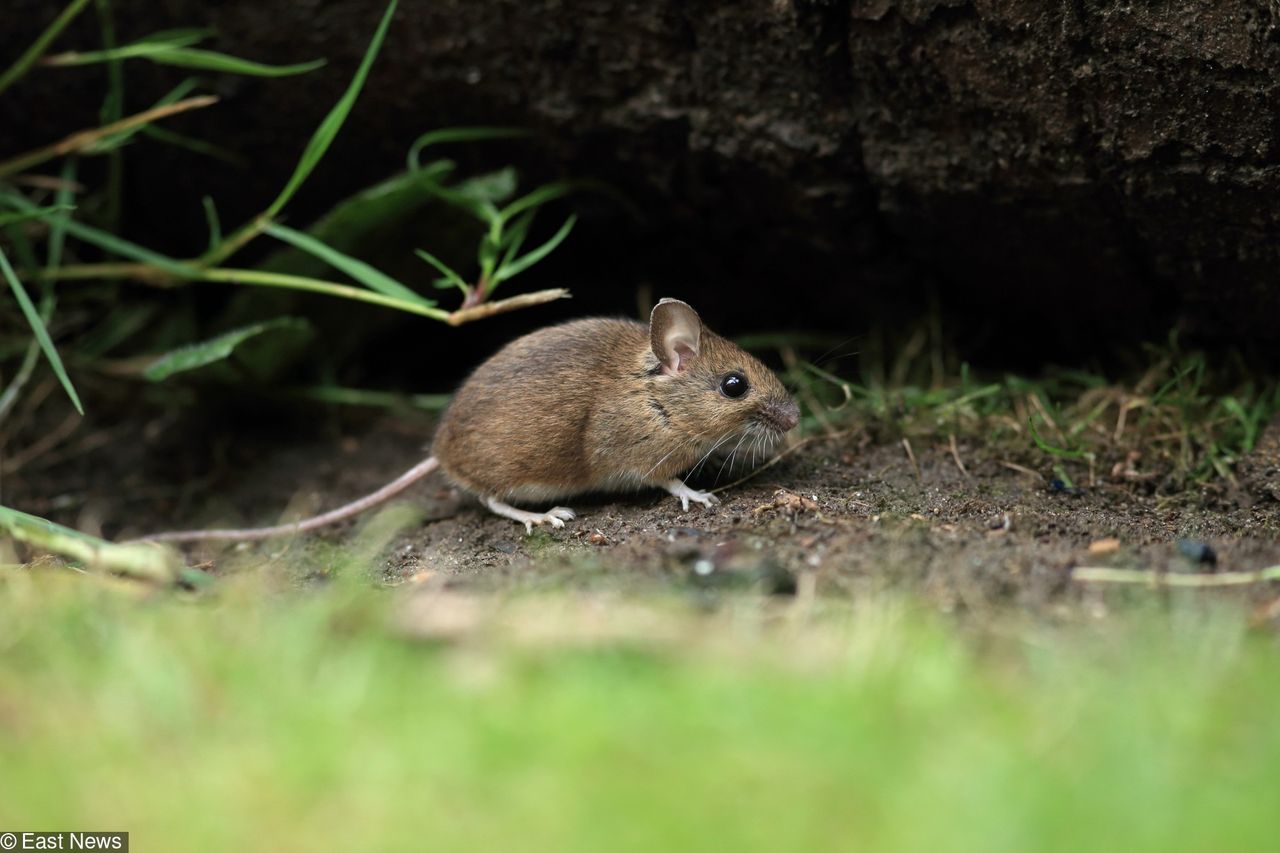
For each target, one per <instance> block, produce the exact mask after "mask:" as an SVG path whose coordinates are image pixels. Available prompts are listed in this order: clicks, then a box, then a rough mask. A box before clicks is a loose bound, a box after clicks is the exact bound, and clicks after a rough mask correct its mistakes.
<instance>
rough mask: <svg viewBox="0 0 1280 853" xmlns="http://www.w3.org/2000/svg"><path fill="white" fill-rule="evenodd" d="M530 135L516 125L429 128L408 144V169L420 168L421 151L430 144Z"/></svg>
mask: <svg viewBox="0 0 1280 853" xmlns="http://www.w3.org/2000/svg"><path fill="white" fill-rule="evenodd" d="M528 136H532V134H531V133H530V132H529V131H527V130H521V129H520V128H516V127H446V128H443V129H441V130H430V131H427V132H426V133H424V134H422V135H421V136H419V137H418V138H417V139H415V140H414V141H413V145H411V146H409V157H408V162H409V171H410V172H417V171H419V170H421V169H422V152H423V150H424V149H426V148H428V147H430V146H432V145H442V144H444V143H446V142H478V141H480V140H484V139H520V138H524V137H528Z"/></svg>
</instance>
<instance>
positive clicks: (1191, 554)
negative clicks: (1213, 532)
mask: <svg viewBox="0 0 1280 853" xmlns="http://www.w3.org/2000/svg"><path fill="white" fill-rule="evenodd" d="M1178 553H1179V554H1181V555H1182V556H1184V557H1186V558H1187V559H1188V560H1190V561H1191V562H1193V563H1199V564H1200V565H1208V566H1216V565H1218V553H1217V552H1216V551H1214V550H1213V546H1211V545H1210V544H1209V543H1208V542H1201V541H1200V540H1199V539H1179V540H1178Z"/></svg>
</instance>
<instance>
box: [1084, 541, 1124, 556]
mask: <svg viewBox="0 0 1280 853" xmlns="http://www.w3.org/2000/svg"><path fill="white" fill-rule="evenodd" d="M1119 550H1120V540H1119V539H1117V538H1115V537H1114V536H1108V537H1107V538H1106V539H1095V540H1094V541H1092V542H1090V543H1089V553H1090V554H1092V555H1093V556H1095V557H1100V556H1102V555H1103V554H1114V553H1115V552H1116V551H1119Z"/></svg>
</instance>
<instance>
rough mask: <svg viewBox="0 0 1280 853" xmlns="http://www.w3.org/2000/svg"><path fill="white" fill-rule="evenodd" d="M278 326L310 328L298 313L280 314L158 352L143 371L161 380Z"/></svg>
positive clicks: (224, 355)
mask: <svg viewBox="0 0 1280 853" xmlns="http://www.w3.org/2000/svg"><path fill="white" fill-rule="evenodd" d="M277 329H288V330H290V331H295V332H301V331H306V332H310V331H311V324H310V323H308V322H307V321H306V320H303V319H301V318H298V317H279V318H277V319H275V320H267V321H265V322H262V323H254V324H253V325H251V326H244V327H241V328H239V329H233V330H231V331H230V332H225V333H224V334H221V335H218V336H217V337H215V338H210V339H209V340H207V341H200V342H199V343H194V344H188V345H187V346H184V347H179V348H178V349H176V350H173V351H172V352H168V353H165V354H164V355H161V356H159V357H158V358H156V360H155V361H153V362H151V364H149V365H148V366H147V368H146V370H144V371H143V372H142V375H143V377H144V378H146V379H148V380H150V381H152V382H163V381H164V380H165V379H168V378H169V377H170V376H173V375H174V374H176V373H185V372H186V371H188V370H195V369H196V368H198V367H204V366H205V365H207V364H213V363H214V362H216V361H222V360H224V359H226V358H229V357H230V356H231V354H232V353H233V352H235V351H236V348H237V347H238V346H240V345H241V344H242V343H244V342H245V341H247V340H249V339H250V338H255V337H257V336H259V335H261V334H263V333H265V332H270V331H274V330H277Z"/></svg>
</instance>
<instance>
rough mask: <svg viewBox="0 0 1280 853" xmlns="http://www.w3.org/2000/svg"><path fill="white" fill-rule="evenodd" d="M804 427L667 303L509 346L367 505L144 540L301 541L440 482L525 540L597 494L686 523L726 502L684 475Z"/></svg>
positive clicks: (745, 357)
mask: <svg viewBox="0 0 1280 853" xmlns="http://www.w3.org/2000/svg"><path fill="white" fill-rule="evenodd" d="M799 421H800V409H799V407H798V406H797V405H796V402H795V400H794V399H792V397H791V394H790V393H789V392H788V391H787V389H786V387H785V386H784V385H783V384H782V382H781V381H780V380H779V379H778V377H777V376H776V375H775V374H774V373H773V371H772V370H770V369H769V368H768V367H767V366H765V365H764V364H763V363H762V362H761V361H760V360H758V359H757V358H755V357H754V356H752V355H751V354H749V353H748V352H746V351H745V350H743V349H742V348H741V347H739V346H737V345H736V344H734V343H733V342H731V341H729V340H727V339H725V338H723V337H720V336H719V335H717V334H716V333H715V332H713V331H711V330H710V329H709V328H707V327H706V326H705V325H703V323H702V319H701V318H700V317H699V316H698V313H697V312H696V311H694V309H693V308H692V307H691V306H690V305H689V304H688V303H686V302H682V301H680V300H678V299H670V298H667V299H663V300H661V301H660V302H658V304H657V305H655V306H654V307H653V310H652V312H651V313H650V316H649V322H648V324H645V323H642V322H639V321H636V320H628V319H621V318H607V317H589V318H584V319H578V320H570V321H568V322H565V323H560V324H558V325H553V326H547V327H545V328H542V329H539V330H537V331H535V332H531V333H529V334H527V335H524V336H523V337H520V338H517V339H515V340H513V341H511V342H510V343H508V344H507V345H506V346H504V347H503V348H502V349H500V350H499V351H498V352H497V353H495V354H494V355H493V356H491V357H490V358H489V359H488V360H487V361H485V362H483V363H482V364H481V365H480V366H479V367H477V368H476V369H475V370H474V371H473V372H472V373H471V375H470V376H469V377H467V379H466V380H465V381H464V382H463V383H462V385H461V386H460V387H459V388H458V390H457V392H456V393H455V394H454V396H453V398H452V400H451V401H450V403H449V405H448V406H447V407H446V408H445V410H444V412H443V414H442V416H441V419H440V423H439V425H438V427H437V429H436V433H435V437H434V439H433V441H432V443H431V455H430V456H429V457H427V458H426V459H425V460H423V461H421V462H419V463H418V464H416V465H415V466H413V467H412V468H410V469H409V470H408V471H406V472H405V473H404V474H402V475H400V477H398V478H397V479H396V480H394V481H392V482H391V483H388V484H387V485H386V486H383V487H382V488H381V489H378V490H377V491H375V492H373V493H371V494H369V495H366V496H364V497H362V498H359V499H357V500H355V501H352V502H351V503H349V504H346V505H344V506H341V507H338V508H337V509H334V510H331V511H329V512H326V513H323V514H321V515H317V516H314V517H312V518H308V519H305V520H303V521H298V522H294V523H291V524H281V525H276V526H273V527H260V528H246V529H232V530H188V531H172V532H167V533H157V534H153V535H150V536H146V537H143V538H144V540H145V541H170V542H173V541H194V540H201V539H222V540H252V539H266V538H270V537H274V536H283V535H288V534H294V533H302V532H305V531H308V530H313V529H315V528H318V527H322V526H324V525H327V524H332V523H334V522H337V521H341V520H344V519H347V518H350V517H352V516H354V515H356V514H358V513H360V512H363V511H364V510H367V509H369V508H371V507H373V506H377V505H378V504H380V503H383V502H384V501H386V500H388V499H390V498H392V497H394V496H395V495H397V494H399V493H400V492H402V491H404V490H405V489H406V488H408V487H409V486H411V485H413V484H414V483H416V482H417V481H418V480H421V479H422V478H423V477H426V476H427V475H428V474H431V473H433V472H435V471H440V472H441V473H442V474H443V475H444V477H445V479H447V480H448V481H449V482H450V483H452V484H453V485H454V486H455V487H457V488H458V489H460V490H461V491H463V492H466V493H468V494H470V495H473V496H475V497H476V498H477V499H478V500H479V502H480V503H481V504H483V505H484V506H485V507H487V508H488V509H489V510H490V511H491V512H494V513H496V514H497V515H500V516H502V517H504V518H509V519H511V520H513V521H515V522H518V523H520V524H522V525H524V527H525V529H526V531H528V532H532V531H533V528H534V527H535V526H538V525H549V526H551V527H556V528H558V527H563V526H564V525H565V522H567V521H572V520H573V519H574V518H575V517H576V514H575V513H574V511H573V510H572V509H570V508H569V507H567V506H562V505H560V502H562V501H567V500H568V499H570V498H573V497H577V496H581V495H583V494H587V493H618V492H636V491H641V490H645V489H663V490H665V491H667V492H669V493H670V494H671V495H672V496H673V497H674V498H675V499H676V500H678V501H679V502H680V505H681V508H682V509H683V510H684V511H688V509H689V505H690V504H691V503H696V504H701V505H703V506H708V507H710V506H713V505H715V504H717V503H718V502H719V501H718V500H717V498H716V497H715V496H714V495H713V494H711V493H710V492H704V491H699V490H697V489H694V488H691V487H690V486H688V485H687V484H686V483H685V479H684V476H683V475H687V474H688V473H689V472H691V471H692V470H693V469H695V468H696V467H698V466H699V465H700V464H701V463H702V462H705V461H706V460H707V459H708V458H710V456H711V455H712V454H713V453H715V452H716V451H717V450H723V451H727V452H729V453H733V452H735V451H736V450H737V449H739V448H742V447H743V446H744V445H745V446H746V447H747V448H749V449H751V450H753V451H764V452H766V453H767V452H768V451H770V450H772V449H773V447H774V446H775V445H777V444H778V443H779V442H780V441H781V440H782V439H783V437H784V436H785V435H786V433H787V432H789V431H790V430H791V429H793V428H794V427H795V426H796V425H797V424H798V423H799ZM547 504H552V506H551V507H550V508H549V509H545V510H541V511H539V510H537V509H525V508H521V505H523V506H525V507H529V506H546V505H547Z"/></svg>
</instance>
